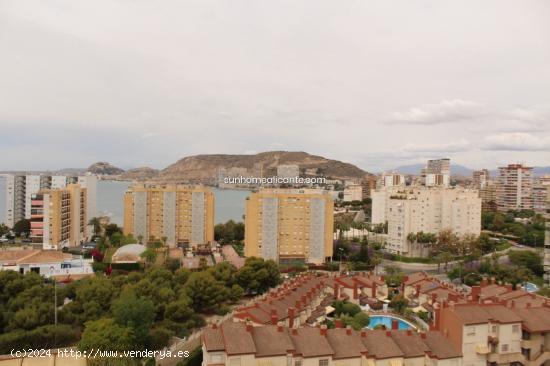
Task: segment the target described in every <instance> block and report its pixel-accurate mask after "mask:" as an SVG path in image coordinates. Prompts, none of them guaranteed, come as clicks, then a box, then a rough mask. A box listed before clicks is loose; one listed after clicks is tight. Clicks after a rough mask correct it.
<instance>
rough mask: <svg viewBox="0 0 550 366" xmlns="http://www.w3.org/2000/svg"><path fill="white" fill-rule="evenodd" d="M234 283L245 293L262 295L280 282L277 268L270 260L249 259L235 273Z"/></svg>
mask: <svg viewBox="0 0 550 366" xmlns="http://www.w3.org/2000/svg"><path fill="white" fill-rule="evenodd" d="M236 282H237V284H238V285H239V286H241V287H242V288H243V289H244V290H245V292H247V293H264V292H265V291H267V290H268V289H270V288H271V287H275V286H277V285H278V284H279V282H280V273H279V266H278V265H277V263H275V262H274V261H272V260H267V261H266V260H263V259H262V258H255V257H250V258H247V259H246V262H245V265H244V266H243V267H242V268H241V269H240V270H239V271H238V272H237V275H236Z"/></svg>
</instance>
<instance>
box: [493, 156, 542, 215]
mask: <svg viewBox="0 0 550 366" xmlns="http://www.w3.org/2000/svg"><path fill="white" fill-rule="evenodd" d="M498 170H499V177H498V182H497V208H498V210H499V211H502V212H506V211H511V210H531V209H533V168H531V167H526V166H524V165H522V164H509V165H508V166H505V167H500V168H498Z"/></svg>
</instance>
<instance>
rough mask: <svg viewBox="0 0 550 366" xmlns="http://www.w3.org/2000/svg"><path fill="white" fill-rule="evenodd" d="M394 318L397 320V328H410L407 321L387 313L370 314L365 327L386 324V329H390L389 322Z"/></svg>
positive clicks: (371, 327) (370, 327)
mask: <svg viewBox="0 0 550 366" xmlns="http://www.w3.org/2000/svg"><path fill="white" fill-rule="evenodd" d="M394 319H396V320H397V324H398V329H400V330H405V329H412V326H411V325H410V324H409V323H407V322H405V321H403V320H401V319H399V318H395V317H393V316H389V315H371V316H370V322H369V325H368V326H367V327H368V328H369V329H374V327H376V326H377V325H379V324H383V325H385V326H386V329H391V323H392V320H394Z"/></svg>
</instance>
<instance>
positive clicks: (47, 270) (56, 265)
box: [0, 249, 94, 277]
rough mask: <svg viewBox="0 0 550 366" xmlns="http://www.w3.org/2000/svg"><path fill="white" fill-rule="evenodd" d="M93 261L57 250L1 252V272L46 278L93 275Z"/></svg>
mask: <svg viewBox="0 0 550 366" xmlns="http://www.w3.org/2000/svg"><path fill="white" fill-rule="evenodd" d="M92 262H93V260H92V259H83V258H82V256H75V255H72V254H68V253H63V252H61V251H57V250H37V249H14V250H3V251H0V270H11V271H17V272H19V273H22V274H25V273H28V272H35V273H38V274H40V275H42V276H44V277H51V276H56V277H58V276H71V275H92V274H93V273H94V271H93V269H92Z"/></svg>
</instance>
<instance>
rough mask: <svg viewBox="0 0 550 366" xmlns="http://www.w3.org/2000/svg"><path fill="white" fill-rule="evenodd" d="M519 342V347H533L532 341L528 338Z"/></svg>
mask: <svg viewBox="0 0 550 366" xmlns="http://www.w3.org/2000/svg"><path fill="white" fill-rule="evenodd" d="M519 344H520V346H521V348H525V349H531V348H533V341H531V340H529V339H522V340H521V341H520V343H519Z"/></svg>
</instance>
